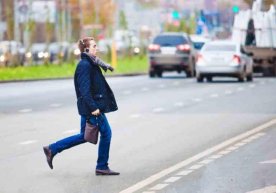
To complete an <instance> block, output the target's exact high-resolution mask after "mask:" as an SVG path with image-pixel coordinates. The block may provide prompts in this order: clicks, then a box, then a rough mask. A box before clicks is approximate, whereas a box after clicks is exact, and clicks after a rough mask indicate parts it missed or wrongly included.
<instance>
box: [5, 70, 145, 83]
mask: <svg viewBox="0 0 276 193" xmlns="http://www.w3.org/2000/svg"><path fill="white" fill-rule="evenodd" d="M146 74H147V73H128V74H114V75H105V77H108V78H112V77H114V78H115V77H131V76H142V75H146ZM67 79H73V76H72V77H60V78H59V77H58V78H41V79H25V80H0V84H4V83H16V82H34V81H49V80H67Z"/></svg>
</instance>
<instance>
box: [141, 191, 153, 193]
mask: <svg viewBox="0 0 276 193" xmlns="http://www.w3.org/2000/svg"><path fill="white" fill-rule="evenodd" d="M143 193H155V192H154V191H150V192H148V191H146V192H143Z"/></svg>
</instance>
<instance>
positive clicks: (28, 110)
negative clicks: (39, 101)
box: [18, 109, 33, 113]
mask: <svg viewBox="0 0 276 193" xmlns="http://www.w3.org/2000/svg"><path fill="white" fill-rule="evenodd" d="M32 111H33V110H32V109H20V110H18V112H19V113H29V112H32Z"/></svg>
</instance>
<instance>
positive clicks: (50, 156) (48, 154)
mask: <svg viewBox="0 0 276 193" xmlns="http://www.w3.org/2000/svg"><path fill="white" fill-rule="evenodd" d="M43 151H44V153H45V155H46V160H47V163H48V165H49V167H50V168H51V169H53V158H54V155H53V154H52V152H51V150H50V148H49V146H45V147H43Z"/></svg>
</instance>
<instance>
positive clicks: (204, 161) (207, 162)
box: [199, 159, 214, 165]
mask: <svg viewBox="0 0 276 193" xmlns="http://www.w3.org/2000/svg"><path fill="white" fill-rule="evenodd" d="M212 161H214V160H213V159H205V160H203V161H201V162H199V163H200V164H205V165H206V164H209V163H211V162H212Z"/></svg>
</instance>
